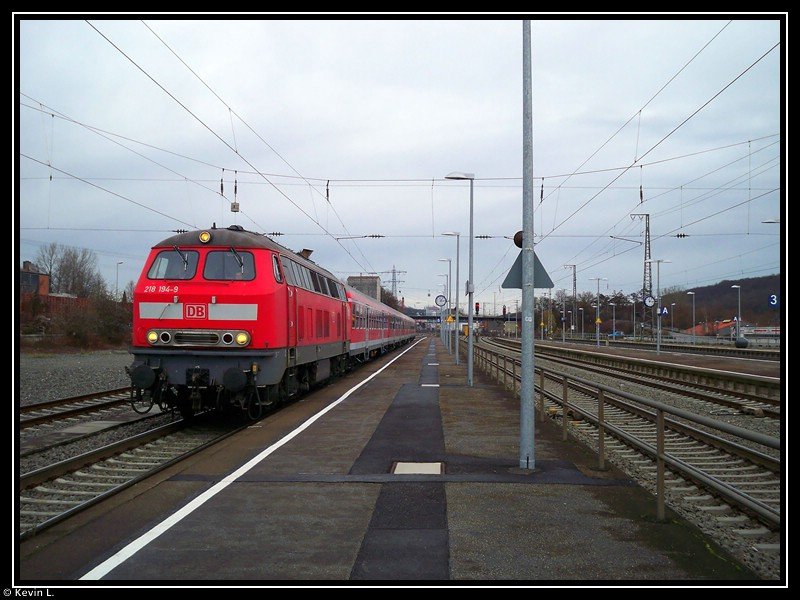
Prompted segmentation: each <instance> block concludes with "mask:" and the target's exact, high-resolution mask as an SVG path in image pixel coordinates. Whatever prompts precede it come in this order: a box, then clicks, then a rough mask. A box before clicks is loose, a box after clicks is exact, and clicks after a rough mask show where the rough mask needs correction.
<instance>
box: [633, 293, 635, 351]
mask: <svg viewBox="0 0 800 600" xmlns="http://www.w3.org/2000/svg"><path fill="white" fill-rule="evenodd" d="M633 341H634V342H635V341H636V296H634V297H633Z"/></svg>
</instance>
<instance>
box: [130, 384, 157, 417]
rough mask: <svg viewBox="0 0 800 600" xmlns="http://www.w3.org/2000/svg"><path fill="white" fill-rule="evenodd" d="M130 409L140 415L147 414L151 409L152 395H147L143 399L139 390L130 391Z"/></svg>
mask: <svg viewBox="0 0 800 600" xmlns="http://www.w3.org/2000/svg"><path fill="white" fill-rule="evenodd" d="M131 408H132V409H133V411H134V412H136V413H138V414H140V415H144V414H147V413H149V412H150V410H151V409H152V408H153V395H152V394H147V397H145V396H144V394H143V393H142V390H141V389H137V390H136V391H133V390H131Z"/></svg>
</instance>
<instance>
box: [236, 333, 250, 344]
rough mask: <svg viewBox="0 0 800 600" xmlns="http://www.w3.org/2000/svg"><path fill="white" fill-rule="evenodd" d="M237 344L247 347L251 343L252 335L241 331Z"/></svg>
mask: <svg viewBox="0 0 800 600" xmlns="http://www.w3.org/2000/svg"><path fill="white" fill-rule="evenodd" d="M236 343H237V344H239V345H240V346H246V345H247V344H249V343H250V334H248V333H246V332H244V331H240V332H239V333H237V334H236Z"/></svg>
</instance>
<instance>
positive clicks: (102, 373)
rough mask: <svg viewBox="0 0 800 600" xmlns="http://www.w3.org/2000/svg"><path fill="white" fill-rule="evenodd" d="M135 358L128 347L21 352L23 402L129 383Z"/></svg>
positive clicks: (60, 396)
mask: <svg viewBox="0 0 800 600" xmlns="http://www.w3.org/2000/svg"><path fill="white" fill-rule="evenodd" d="M132 362H133V357H132V355H131V354H130V353H129V352H128V351H127V350H98V351H94V352H76V353H69V354H50V353H30V354H29V353H23V354H20V356H19V373H18V375H19V381H18V382H17V383H18V385H19V397H18V402H19V406H26V405H28V404H35V403H37V402H46V401H48V400H58V399H59V398H68V397H71V396H79V395H81V394H90V393H92V392H103V391H106V390H111V389H115V388H120V387H125V386H126V385H130V378H129V377H128V376H127V374H126V373H125V367H126V366H129V365H130V364H131V363H132Z"/></svg>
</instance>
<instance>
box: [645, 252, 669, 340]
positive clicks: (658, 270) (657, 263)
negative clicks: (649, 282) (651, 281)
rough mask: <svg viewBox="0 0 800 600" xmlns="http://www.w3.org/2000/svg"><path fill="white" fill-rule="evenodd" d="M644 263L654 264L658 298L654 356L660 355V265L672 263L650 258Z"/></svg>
mask: <svg viewBox="0 0 800 600" xmlns="http://www.w3.org/2000/svg"><path fill="white" fill-rule="evenodd" d="M645 262H649V263H656V296H657V297H658V310H657V314H658V333H657V334H656V354H661V263H662V262H665V263H668V262H672V261H671V260H665V259H663V258H650V259H647V260H646V261H645Z"/></svg>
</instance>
